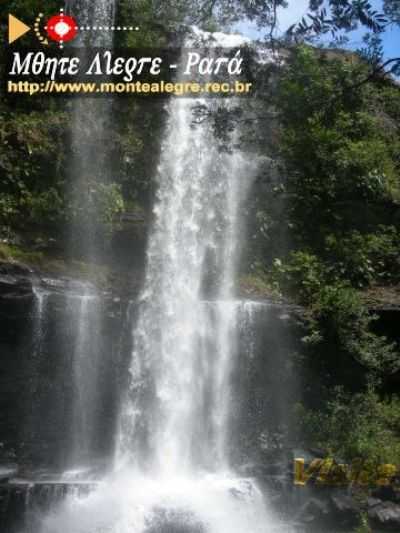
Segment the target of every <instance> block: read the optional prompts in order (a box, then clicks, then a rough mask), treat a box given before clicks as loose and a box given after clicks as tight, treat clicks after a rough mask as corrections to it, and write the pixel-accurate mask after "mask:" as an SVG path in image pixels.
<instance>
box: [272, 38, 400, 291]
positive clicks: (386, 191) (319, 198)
mask: <svg viewBox="0 0 400 533" xmlns="http://www.w3.org/2000/svg"><path fill="white" fill-rule="evenodd" d="M364 71H365V66H364V65H363V64H362V63H361V62H360V61H358V60H357V59H356V58H355V57H353V58H352V57H350V56H348V57H347V58H346V56H341V55H340V54H339V55H337V54H336V57H335V54H334V55H333V57H329V58H327V57H325V56H324V55H323V54H319V53H317V52H315V51H314V50H312V49H310V48H308V47H305V46H300V47H298V48H297V49H296V50H295V51H294V53H293V57H292V59H291V61H290V64H289V68H288V69H287V70H286V71H285V72H284V74H283V77H282V80H281V82H280V84H279V88H278V95H277V105H278V109H279V113H280V118H281V124H282V128H281V136H280V141H281V142H280V146H281V152H280V155H281V157H282V160H283V162H284V165H285V167H286V173H284V176H285V181H284V183H283V184H282V187H281V189H280V190H281V191H282V192H281V194H282V195H283V196H284V197H285V201H286V205H288V217H289V223H288V225H289V227H290V228H291V229H292V231H293V233H294V236H295V239H296V248H298V249H300V250H302V252H300V256H299V258H298V259H299V260H300V261H301V260H302V261H303V262H304V272H305V271H307V270H308V268H309V269H311V270H315V266H313V267H311V266H310V265H308V266H307V261H306V260H305V258H304V257H303V258H302V257H301V254H308V255H314V256H316V257H317V258H318V260H319V262H320V263H322V267H321V268H318V270H320V271H322V273H323V276H322V277H323V279H324V280H325V281H327V282H329V283H332V282H337V281H339V280H349V281H350V282H351V283H352V284H353V285H354V286H356V287H362V286H368V285H369V284H372V283H375V282H378V283H381V282H388V281H390V282H392V281H397V279H398V274H397V270H398V268H397V264H398V261H399V258H400V253H399V233H398V228H397V226H395V225H394V224H393V221H394V220H393V219H392V218H391V215H390V213H391V212H393V207H391V206H395V205H397V204H398V201H399V199H400V180H399V175H400V157H399V154H400V133H399V130H398V127H397V125H396V124H397V122H398V119H399V116H400V114H399V106H400V91H399V90H398V89H397V88H395V87H391V86H385V87H384V88H383V89H382V88H381V87H375V86H374V85H373V84H366V85H365V86H362V87H359V88H358V89H357V90H354V89H352V88H351V87H352V86H354V84H356V83H357V80H358V79H359V78H360V76H363V75H364V74H363V72H364ZM385 206H386V207H385ZM296 253H297V252H296ZM284 262H285V263H287V262H288V263H289V265H290V264H292V262H293V257H289V258H288V259H287V260H284ZM287 268H289V270H290V268H291V267H290V266H288V267H287ZM293 268H294V269H295V270H296V268H297V266H296V265H294V267H293ZM309 274H310V275H311V277H313V273H312V272H309ZM293 275H296V272H294V273H293ZM305 283H307V284H308V280H307V281H306V282H305ZM300 296H301V299H304V298H303V295H302V294H301V295H300Z"/></svg>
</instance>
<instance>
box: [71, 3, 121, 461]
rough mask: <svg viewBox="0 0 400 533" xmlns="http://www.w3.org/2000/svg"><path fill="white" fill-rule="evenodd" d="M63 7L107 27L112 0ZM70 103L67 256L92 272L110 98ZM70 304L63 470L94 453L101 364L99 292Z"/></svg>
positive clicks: (98, 242)
mask: <svg viewBox="0 0 400 533" xmlns="http://www.w3.org/2000/svg"><path fill="white" fill-rule="evenodd" d="M66 10H67V12H68V13H72V14H73V15H74V16H76V18H77V20H78V21H79V24H80V25H85V26H88V27H92V26H101V25H103V24H104V25H107V26H112V24H113V22H114V18H115V0H98V1H96V2H88V1H82V0H68V1H67V3H66ZM86 40H87V41H88V42H86ZM87 44H90V46H92V47H93V46H97V47H104V48H107V49H112V47H113V32H111V31H110V32H105V31H91V30H88V31H86V32H83V33H81V34H80V36H79V37H78V39H77V40H76V42H75V43H74V44H73V46H77V47H80V48H81V54H84V53H85V45H87ZM72 105H73V107H72V111H71V116H72V120H71V147H72V159H71V162H70V176H71V180H70V183H71V188H70V198H71V205H72V211H73V212H74V213H75V220H74V221H73V223H71V224H70V226H69V228H68V231H69V235H68V240H69V247H70V252H71V255H72V256H78V257H79V258H83V259H84V260H85V261H86V263H87V264H88V267H87V269H88V274H89V276H90V277H94V276H95V272H96V263H97V262H98V261H99V260H101V257H102V256H103V255H104V252H105V250H104V249H103V241H104V234H103V232H104V228H103V227H102V221H101V213H100V210H99V207H98V202H97V197H98V195H99V194H101V191H102V190H105V188H106V187H107V186H108V184H109V181H110V175H111V167H110V163H109V160H110V157H109V151H108V150H107V149H106V148H104V147H106V146H107V145H108V137H109V127H108V126H109V123H110V120H111V115H112V100H110V99H104V98H87V97H81V98H79V97H78V98H76V99H74V101H73V104H72ZM99 147H102V148H101V149H99ZM77 235H79V238H77ZM70 306H71V308H72V309H73V312H74V313H75V319H74V320H73V321H72V324H73V327H74V328H75V333H74V337H75V339H76V341H75V343H74V345H73V346H71V347H70V349H71V352H70V355H72V360H73V390H74V400H73V405H72V406H71V411H72V420H71V427H70V446H69V453H68V454H67V455H68V457H67V458H66V465H65V466H66V468H68V469H71V468H76V467H77V466H79V467H86V466H87V465H88V463H90V459H93V456H94V455H95V454H94V452H93V450H94V447H95V446H94V444H95V442H94V439H95V438H96V424H97V422H98V420H97V419H96V417H95V413H96V412H97V407H98V406H97V403H98V397H99V394H98V393H99V391H98V382H97V379H98V369H99V366H100V365H101V364H102V362H101V360H100V353H101V351H100V350H99V346H98V344H97V340H98V331H99V329H100V327H101V308H100V299H99V298H98V295H96V294H95V293H94V292H93V288H92V287H90V286H89V284H87V285H84V286H83V287H82V292H81V293H80V294H79V295H75V297H74V298H73V299H72V300H71V301H70ZM82 462H83V463H84V464H82Z"/></svg>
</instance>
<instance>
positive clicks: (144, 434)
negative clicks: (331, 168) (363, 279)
mask: <svg viewBox="0 0 400 533" xmlns="http://www.w3.org/2000/svg"><path fill="white" fill-rule="evenodd" d="M193 105H194V102H193V101H192V100H189V99H176V100H174V101H173V102H172V103H171V104H170V109H169V112H170V121H169V125H168V129H167V134H166V138H165V140H164V142H163V146H162V155H161V162H160V165H159V168H158V181H159V190H158V195H157V202H156V207H155V222H154V229H153V232H152V235H151V238H150V243H149V250H148V266H147V275H146V281H145V287H144V291H143V294H142V298H141V310H140V313H139V319H138V323H137V326H136V329H135V332H134V344H135V349H134V354H133V358H132V366H131V375H132V390H131V395H130V398H129V399H128V400H127V405H126V410H125V413H124V417H123V427H122V452H123V454H124V456H125V458H126V457H127V456H128V458H133V460H136V459H139V464H137V465H136V466H138V467H140V466H142V465H141V464H140V463H141V461H142V460H143V458H144V459H145V460H146V461H147V466H148V467H149V468H152V469H153V472H157V473H160V472H164V473H165V474H171V473H177V472H181V471H186V472H190V471H192V472H193V471H194V470H196V469H198V468H212V469H215V468H219V469H222V468H225V467H226V466H227V464H226V459H227V457H226V455H225V450H224V440H225V434H226V431H227V426H226V424H227V409H226V400H228V398H229V387H228V378H229V365H230V354H231V353H232V352H233V350H234V339H233V336H232V327H233V324H234V314H235V313H234V310H235V306H234V305H233V304H232V302H229V299H230V298H231V297H232V294H231V291H232V286H233V274H234V264H235V254H236V248H237V242H236V241H237V227H236V226H237V219H238V210H239V205H240V201H241V199H243V197H244V196H245V192H246V189H247V187H248V186H249V183H250V181H251V177H252V174H253V173H254V165H253V163H252V162H250V161H249V160H247V159H246V157H245V156H244V155H243V154H241V153H240V152H238V151H235V153H233V154H229V153H226V152H220V151H219V150H218V146H217V143H215V142H213V137H212V132H211V127H210V126H209V125H207V124H203V125H201V126H198V127H193V125H192V117H193V115H192V112H193ZM210 277H212V278H213V282H212V285H216V289H215V295H213V296H214V297H215V298H216V299H217V300H219V301H220V303H219V304H218V305H217V306H216V307H215V308H214V311H213V320H214V322H215V326H214V328H213V331H214V337H213V338H211V337H210V335H209V330H210V329H209V320H208V316H207V309H206V307H205V306H204V303H203V301H202V300H203V291H204V285H205V283H206V281H207V278H210ZM150 388H151V392H149V389H150ZM149 394H150V395H151V397H150V400H149ZM132 402H133V403H132ZM136 463H138V461H136ZM142 464H143V463H142Z"/></svg>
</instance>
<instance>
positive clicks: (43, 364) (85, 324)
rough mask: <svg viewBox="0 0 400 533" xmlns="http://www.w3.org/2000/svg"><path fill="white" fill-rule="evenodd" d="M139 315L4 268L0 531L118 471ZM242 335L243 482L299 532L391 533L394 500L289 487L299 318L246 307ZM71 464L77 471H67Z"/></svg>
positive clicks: (236, 430)
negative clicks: (363, 528) (356, 529)
mask: <svg viewBox="0 0 400 533" xmlns="http://www.w3.org/2000/svg"><path fill="white" fill-rule="evenodd" d="M209 305H212V302H210V303H209ZM137 308H138V304H137V301H136V300H135V299H133V298H132V297H131V299H129V297H127V298H126V299H123V298H121V297H120V296H116V295H115V294H113V293H112V291H105V290H103V291H99V290H98V289H96V288H94V287H93V286H91V285H89V284H87V283H83V282H79V281H76V280H73V279H67V278H58V279H54V278H48V277H46V276H43V275H41V274H40V273H39V272H35V271H33V270H31V269H30V268H28V267H25V266H22V265H18V264H14V263H5V262H4V263H1V264H0V353H1V358H0V525H1V531H4V532H8V533H16V532H17V531H18V528H21V527H22V526H21V524H22V525H23V527H25V529H26V531H32V532H33V531H35V527H36V526H35V518H34V517H35V516H36V515H37V513H38V512H42V511H43V510H46V509H47V508H49V507H50V506H51V505H53V504H54V503H56V502H57V501H60V499H62V498H64V497H65V496H66V495H67V494H69V493H70V491H74V490H75V491H76V490H79V491H89V490H91V489H92V488H93V487H94V486H95V480H96V479H99V478H100V477H101V475H102V473H103V472H104V471H105V469H106V468H107V465H109V464H110V462H111V461H112V456H113V451H114V447H115V435H116V434H118V431H116V425H117V420H118V409H119V404H120V401H121V399H122V397H123V393H124V390H125V388H126V379H127V375H129V373H128V371H127V370H128V365H129V362H130V358H131V353H132V342H133V341H134V339H132V330H133V324H134V322H135V316H136V313H137ZM378 311H379V310H378ZM379 312H380V320H379V321H377V327H378V328H380V330H381V331H382V332H383V333H385V334H389V333H390V332H393V324H394V323H395V322H396V320H395V318H396V317H395V316H394V315H393V313H396V310H395V309H393V307H391V308H390V312H389V311H385V310H382V309H381V310H380V311H379ZM237 329H238V350H237V353H236V355H235V357H237V364H236V370H235V372H234V374H233V375H232V383H233V390H234V391H235V394H234V395H233V396H232V399H231V401H232V406H231V407H232V409H231V411H232V413H233V415H232V420H231V433H232V434H231V439H230V442H231V449H230V455H231V460H232V461H233V462H234V463H235V464H236V465H237V468H238V471H239V472H241V473H242V474H243V475H244V476H255V477H257V478H258V479H259V480H260V481H261V483H262V484H263V485H264V486H265V488H266V490H267V491H268V493H269V494H270V497H271V498H272V500H273V501H274V502H275V504H276V506H277V508H278V509H280V510H281V511H282V512H283V513H285V514H289V515H290V516H291V517H292V518H293V520H294V522H296V523H297V527H298V530H299V531H303V532H304V531H307V533H308V532H311V531H316V532H319V533H320V532H321V531H325V530H326V531H328V529H321V528H324V527H325V528H328V527H329V528H331V530H332V531H333V530H340V529H341V528H342V530H344V531H346V530H347V531H348V529H349V528H350V527H353V525H354V524H357V523H358V522H357V520H358V518H359V515H360V513H361V512H366V513H367V514H368V516H369V517H370V520H371V521H372V523H374V524H375V525H376V527H379V528H380V529H382V530H388V531H396V530H397V529H396V528H398V527H399V505H398V494H397V492H396V491H393V490H392V491H391V492H390V494H389V493H388V491H387V490H386V492H385V491H383V492H382V490H381V491H377V490H375V491H371V493H370V498H369V500H368V502H367V503H365V504H363V505H361V506H360V505H359V504H358V503H357V502H356V500H355V499H354V498H353V497H352V495H351V493H349V492H348V490H347V489H332V490H330V489H327V490H325V489H326V488H324V490H321V488H318V487H313V486H312V482H311V484H310V485H309V486H308V487H307V488H298V487H297V488H295V487H294V485H293V458H294V457H295V455H296V453H300V452H296V451H295V450H293V449H291V444H290V442H283V441H282V435H283V434H284V433H285V428H286V426H287V425H288V423H289V413H290V411H291V408H292V405H293V402H294V401H296V398H299V394H300V390H301V389H302V384H301V383H299V381H298V376H296V371H295V368H294V365H293V361H294V358H295V357H296V356H297V355H298V354H300V353H301V350H302V342H301V338H302V336H303V335H304V329H303V322H302V310H301V309H300V308H297V307H295V306H290V305H287V304H282V303H271V302H268V301H243V302H242V304H241V311H240V320H239V321H238V324H237ZM89 347H90V348H89ZM394 379H395V377H394ZM90 383H94V384H95V386H94V387H92V388H91V387H90ZM72 428H74V431H72ZM72 434H75V435H76V434H78V435H80V438H79V439H78V440H77V442H71V435H72ZM71 450H75V455H74V456H71ZM307 453H308V452H307ZM72 464H75V465H76V464H77V465H78V467H79V468H78V470H75V471H73V472H70V471H69V469H70V468H71V465H72ZM77 482H79V485H77ZM27 524H29V527H30V528H31V529H27V528H28V525H27ZM321 524H324V525H323V526H321ZM32 528H33V529H32ZM346 528H347V529H346Z"/></svg>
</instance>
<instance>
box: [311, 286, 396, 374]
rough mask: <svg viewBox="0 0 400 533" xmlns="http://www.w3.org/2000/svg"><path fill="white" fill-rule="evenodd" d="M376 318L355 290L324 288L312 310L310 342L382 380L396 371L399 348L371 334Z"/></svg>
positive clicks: (334, 287)
mask: <svg viewBox="0 0 400 533" xmlns="http://www.w3.org/2000/svg"><path fill="white" fill-rule="evenodd" d="M375 318H376V317H375V316H373V315H371V314H370V313H369V312H368V309H367V308H366V307H365V306H364V305H363V303H362V301H361V298H360V295H359V294H358V292H357V291H356V290H355V289H352V288H350V287H345V286H341V285H336V286H328V287H324V288H322V289H321V291H320V292H319V294H318V298H316V300H315V303H314V304H313V307H312V320H311V322H310V323H311V335H310V336H309V337H308V340H309V341H310V342H314V343H322V342H324V343H327V344H328V345H329V346H334V347H336V349H337V351H340V352H342V353H345V354H348V355H349V356H350V357H352V358H353V359H355V360H356V361H357V362H358V363H360V364H361V365H363V366H364V367H365V368H366V369H367V370H368V371H369V372H371V373H372V375H373V376H374V377H375V378H379V377H380V376H383V375H385V374H390V373H393V372H394V371H396V370H397V369H398V368H399V366H400V360H399V356H398V353H397V350H396V348H397V346H396V344H395V343H389V342H388V340H387V338H386V337H382V336H379V335H376V334H374V333H373V332H372V331H371V322H372V321H373V320H375Z"/></svg>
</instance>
